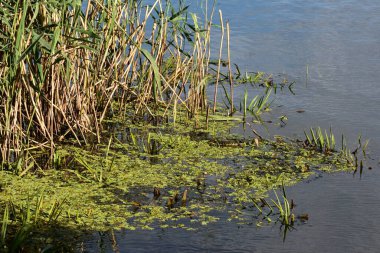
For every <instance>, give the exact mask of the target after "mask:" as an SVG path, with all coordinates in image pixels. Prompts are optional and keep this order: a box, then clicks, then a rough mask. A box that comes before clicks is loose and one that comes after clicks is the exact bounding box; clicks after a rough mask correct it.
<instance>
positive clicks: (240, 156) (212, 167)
mask: <svg viewBox="0 0 380 253" xmlns="http://www.w3.org/2000/svg"><path fill="white" fill-rule="evenodd" d="M240 123H241V120H239V118H235V119H234V120H228V121H227V120H226V119H224V118H223V117H215V118H214V119H213V118H211V119H210V120H209V122H208V123H207V126H206V120H205V118H204V117H203V116H198V117H197V119H196V120H193V121H188V120H181V119H179V120H178V121H177V122H176V124H174V123H166V124H165V126H164V127H155V126H153V125H150V124H134V123H132V122H131V121H128V120H127V121H118V122H109V124H107V125H106V127H105V129H106V130H105V133H104V135H105V136H108V138H107V140H106V141H104V143H103V144H97V145H87V146H86V145H84V146H82V147H79V146H73V145H62V146H59V147H58V148H57V150H56V152H55V155H54V162H53V167H54V168H53V169H49V170H42V169H35V170H33V171H32V170H30V171H29V172H28V173H23V175H22V176H20V175H15V174H14V173H13V172H9V171H1V172H0V174H1V175H0V177H1V192H0V203H1V205H2V206H3V210H5V212H4V214H2V216H3V217H2V220H3V223H2V224H3V227H5V228H3V229H7V227H8V230H10V231H11V230H12V228H13V229H14V230H16V228H17V227H20V226H24V225H25V224H33V226H34V229H38V230H41V231H43V229H44V228H47V227H49V226H59V227H60V228H64V229H67V230H75V231H106V230H109V229H127V230H134V229H137V228H142V229H154V228H168V227H175V228H184V229H196V228H197V227H198V226H202V225H207V224H208V223H209V222H217V221H218V220H219V219H222V218H223V219H228V220H236V221H238V222H243V223H244V222H245V221H246V220H248V218H249V217H250V221H252V217H253V216H255V215H257V213H258V212H262V210H261V208H260V207H259V206H258V204H257V203H267V202H266V201H265V198H268V193H271V192H273V190H274V189H278V188H279V187H281V186H282V185H285V186H288V185H293V184H295V183H297V182H300V181H301V180H304V179H306V178H309V177H312V176H313V175H315V174H316V173H320V172H321V171H325V172H333V171H347V170H353V168H354V167H353V166H352V165H350V164H349V163H348V162H347V159H346V158H345V156H344V155H343V154H342V153H340V152H320V151H318V150H317V149H315V148H312V147H308V146H307V145H305V143H304V142H300V141H298V142H297V141H291V140H285V139H284V138H282V137H276V138H275V139H274V140H273V141H269V140H262V139H260V138H255V137H252V138H251V139H249V138H243V137H241V136H239V135H234V134H231V129H232V128H233V127H234V126H236V125H237V124H240ZM7 217H8V219H7ZM10 217H14V218H10ZM267 221H271V219H269V218H268V219H267ZM4 224H6V225H7V226H4ZM16 231H17V230H16ZM5 232H6V233H7V231H5Z"/></svg>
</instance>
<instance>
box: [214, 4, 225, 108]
mask: <svg viewBox="0 0 380 253" xmlns="http://www.w3.org/2000/svg"><path fill="white" fill-rule="evenodd" d="M219 17H220V25H221V39H220V47H219V59H218V70H217V73H216V83H215V91H214V109H213V112H214V113H215V111H216V100H217V97H218V84H219V77H220V66H221V64H222V53H223V41H224V21H223V13H222V11H221V10H219Z"/></svg>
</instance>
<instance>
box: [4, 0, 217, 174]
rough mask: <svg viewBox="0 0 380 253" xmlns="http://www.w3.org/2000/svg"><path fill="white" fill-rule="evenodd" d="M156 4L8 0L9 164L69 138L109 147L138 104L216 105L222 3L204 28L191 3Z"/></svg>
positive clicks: (144, 109)
mask: <svg viewBox="0 0 380 253" xmlns="http://www.w3.org/2000/svg"><path fill="white" fill-rule="evenodd" d="M151 2H152V4H151V5H144V2H143V1H136V0H106V1H100V0H88V1H84V0H76V1H73V0H62V1H53V0H46V1H32V0H24V1H9V0H0V83H1V86H0V97H1V100H0V148H1V164H2V167H4V166H7V164H8V162H10V161H11V162H15V161H16V159H17V157H20V156H21V155H22V156H24V157H28V154H29V153H30V152H31V150H32V149H35V148H38V149H51V150H52V151H53V150H54V147H55V143H56V142H57V141H59V140H63V139H65V138H67V137H68V136H70V137H73V138H75V139H76V140H77V142H78V143H83V141H84V142H86V141H87V139H88V136H89V135H94V136H96V137H97V139H98V140H100V133H101V124H102V121H103V120H104V119H105V118H106V117H107V116H108V113H109V112H110V111H112V112H114V111H116V112H123V108H126V105H127V103H130V102H131V101H132V102H133V106H134V110H135V113H151V114H153V113H154V110H155V108H157V107H158V106H161V107H162V106H164V107H169V106H174V107H176V106H177V104H180V105H183V106H184V107H185V108H186V109H187V110H188V112H189V115H194V114H195V113H196V112H197V111H198V110H200V109H203V108H206V106H207V105H206V104H207V101H206V94H205V91H206V86H207V84H208V81H209V79H210V78H209V73H208V64H209V61H210V34H211V32H210V31H211V27H212V26H213V24H212V20H213V18H212V15H213V13H214V6H215V3H214V5H213V7H212V9H211V11H209V12H210V13H209V14H207V13H206V18H203V20H205V22H204V23H202V22H201V19H200V17H199V16H197V15H196V14H194V13H189V11H188V6H186V5H185V4H184V2H183V1H179V2H178V4H176V5H175V6H176V7H174V5H173V4H172V3H171V1H170V0H166V1H165V0H155V1H151ZM207 15H208V16H207ZM165 112H166V110H165ZM51 153H52V154H53V153H54V152H51ZM25 166H26V165H25ZM23 170H25V168H23Z"/></svg>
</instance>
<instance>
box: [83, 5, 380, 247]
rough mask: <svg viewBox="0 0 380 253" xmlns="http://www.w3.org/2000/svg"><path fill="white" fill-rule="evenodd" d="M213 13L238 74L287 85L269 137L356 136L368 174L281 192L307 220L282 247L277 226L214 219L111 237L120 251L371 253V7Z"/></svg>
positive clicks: (376, 190) (375, 146)
mask: <svg viewBox="0 0 380 253" xmlns="http://www.w3.org/2000/svg"><path fill="white" fill-rule="evenodd" d="M191 4H192V5H196V1H194V2H192V3H191ZM217 8H218V9H221V10H222V11H223V15H224V19H225V20H227V19H229V20H230V23H231V37H232V41H231V44H232V48H231V50H232V57H233V59H232V60H233V61H234V62H236V63H238V65H239V66H240V69H241V70H242V71H244V70H246V71H265V72H267V73H273V74H275V75H277V74H283V75H286V76H287V78H288V79H289V81H295V82H296V84H295V87H294V91H295V93H296V95H291V94H287V93H285V94H282V95H281V96H278V99H277V100H276V102H275V105H276V106H275V108H274V110H273V111H272V112H271V116H272V117H273V118H277V117H279V116H280V115H286V116H287V118H288V121H287V125H286V126H285V127H278V126H275V125H273V126H270V127H269V129H270V132H271V133H273V134H281V135H285V136H289V137H292V138H297V137H300V138H301V137H302V138H303V131H304V130H306V129H309V128H310V127H311V126H321V127H322V128H327V129H328V128H329V127H330V126H331V127H332V129H333V131H334V132H335V133H336V134H337V135H338V136H339V135H340V134H344V135H345V136H346V138H347V139H348V140H351V143H354V141H356V139H357V137H358V135H359V134H362V136H363V137H362V138H363V139H370V145H369V153H370V159H369V161H368V166H372V167H373V170H365V171H364V173H363V175H362V177H359V176H358V175H356V176H353V175H352V174H349V173H340V174H333V175H327V174H322V175H321V176H320V178H318V179H317V180H313V181H308V182H303V183H300V184H298V185H296V186H294V187H290V188H289V189H288V195H289V196H290V197H291V198H293V199H295V201H296V204H297V207H296V208H297V212H298V213H303V212H304V213H308V214H309V221H308V222H307V223H306V224H303V225H299V226H296V230H293V231H291V232H290V233H288V235H287V238H286V240H285V241H284V242H283V240H282V233H281V232H280V231H279V228H278V226H272V227H264V228H257V227H256V225H244V226H239V225H237V224H235V223H232V222H225V221H221V222H217V223H214V224H211V225H208V226H206V227H202V228H200V229H198V230H197V231H195V232H190V231H184V230H178V229H177V230H175V229H166V230H154V231H127V232H123V233H118V234H116V239H117V242H118V248H119V249H120V252H345V253H349V252H378V250H379V249H380V240H379V235H380V212H379V210H380V173H379V169H380V168H379V162H380V110H379V105H380V83H379V80H380V2H379V1H378V0H361V1H354V0H334V1H331V0H320V1H315V0H277V1H268V0H228V1H227V0H220V1H219V3H218V4H217ZM237 96H239V92H237ZM299 110H304V111H305V112H304V113H297V111H299ZM100 239H102V240H100ZM104 241H106V242H104ZM100 242H101V243H100ZM86 248H87V249H88V251H100V250H102V251H104V252H112V245H111V243H109V242H108V243H107V239H104V238H100V237H96V238H95V239H93V240H92V241H90V242H87V243H86Z"/></svg>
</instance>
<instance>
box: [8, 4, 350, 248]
mask: <svg viewBox="0 0 380 253" xmlns="http://www.w3.org/2000/svg"><path fill="white" fill-rule="evenodd" d="M214 6H215V2H214V3H213V4H211V8H210V7H209V4H208V3H207V1H205V4H204V10H205V11H204V12H205V17H203V22H201V20H200V18H199V17H198V16H197V15H196V14H194V13H190V12H189V11H188V6H186V5H185V4H184V2H183V1H179V4H176V5H175V6H174V5H172V4H171V2H170V1H163V0H157V1H151V5H145V4H144V3H143V2H142V1H135V0H133V1H132V0H124V1H123V0H108V1H97V0H92V1H80V0H77V1H72V0H66V1H58V2H56V1H30V0H25V1H5V0H0V17H1V18H0V31H1V33H0V45H1V46H0V79H1V88H0V96H1V98H2V99H1V101H0V142H1V143H0V144H1V167H2V170H1V171H0V174H1V175H0V177H1V180H0V207H1V209H0V210H2V211H0V215H1V219H0V221H1V242H0V243H1V244H2V245H3V246H4V247H3V248H2V249H3V250H5V251H10V252H17V251H19V250H21V249H24V250H25V249H27V248H25V247H27V246H26V245H29V247H32V246H30V245H31V244H30V242H31V241H32V242H35V244H37V245H38V244H40V245H42V247H44V246H46V245H50V246H51V244H52V241H54V240H55V238H56V237H59V235H61V236H71V237H75V236H77V235H80V234H81V233H82V232H92V231H107V230H110V229H115V230H117V229H128V230H134V229H138V228H139V229H140V228H143V229H154V228H168V227H175V228H184V229H196V228H197V226H199V225H207V224H208V223H210V222H215V221H217V220H218V219H220V218H221V217H225V215H224V216H223V215H220V213H225V214H228V215H227V216H228V217H227V219H231V220H236V221H238V222H243V223H244V222H245V221H246V220H247V219H250V220H251V221H252V217H258V216H260V214H263V212H265V210H264V209H265V208H267V209H268V210H269V212H273V213H278V214H279V220H280V222H281V223H285V225H289V224H291V223H293V222H294V214H293V213H291V212H293V211H292V210H291V208H290V204H289V201H288V200H287V199H286V194H285V190H284V191H283V194H282V198H283V200H284V201H281V198H279V197H278V195H277V193H276V196H277V199H276V200H275V201H272V204H273V203H274V205H271V204H269V203H268V201H266V200H265V198H267V197H268V192H270V191H272V190H273V189H276V188H278V187H281V186H284V185H292V184H294V183H296V182H299V181H300V180H303V179H305V178H308V177H311V176H312V175H314V174H316V173H319V172H320V171H327V172H330V171H342V170H353V168H354V166H353V165H352V164H353V162H352V161H351V158H350V155H349V152H347V150H345V152H337V151H335V150H334V148H333V147H334V146H335V143H334V145H333V141H334V140H333V135H332V133H330V134H329V135H327V134H326V136H325V137H323V136H322V137H321V136H319V137H318V136H315V134H314V132H313V137H307V140H306V141H305V142H296V141H291V140H285V139H284V138H282V137H276V138H275V140H274V141H269V140H263V139H262V138H258V137H252V138H251V139H248V138H242V137H240V136H237V135H233V134H231V129H232V128H233V127H234V126H236V125H237V124H241V123H243V124H244V122H245V120H246V119H247V118H246V116H247V112H250V113H252V114H254V115H257V114H260V113H262V112H263V111H265V110H267V109H268V108H269V106H270V103H269V97H270V94H271V93H270V92H271V91H272V90H274V91H276V90H277V88H279V87H280V88H282V87H284V85H286V84H285V83H284V84H281V85H277V84H275V83H274V82H273V80H272V79H271V78H270V77H268V76H265V75H263V74H262V73H256V74H245V76H244V75H242V74H241V73H240V70H239V69H238V68H237V74H232V71H231V63H230V61H229V59H228V60H227V61H223V60H222V59H221V57H222V53H221V54H220V56H219V58H218V59H217V60H216V61H211V60H210V58H211V48H210V45H211V29H212V27H214V26H217V25H215V24H214V23H213V19H214ZM219 19H220V21H221V25H219V26H217V27H218V29H220V27H222V30H221V31H222V34H224V30H225V29H227V32H226V34H227V41H228V43H227V44H228V46H227V47H228V48H229V25H228V24H227V25H226V26H224V25H223V22H224V21H223V18H222V13H221V12H219ZM225 27H226V28H225ZM222 39H224V38H223V36H222ZM214 44H215V43H214ZM220 45H221V47H220V50H221V52H222V49H223V48H222V45H223V43H220ZM227 51H228V54H227V55H228V58H229V55H230V53H229V50H227ZM212 64H215V66H216V67H215V68H213V67H212ZM222 70H225V71H226V72H227V74H223V73H222ZM226 83H227V84H228V86H229V91H228V90H227V88H225V87H224V85H225V84H226ZM242 83H244V84H246V85H253V86H255V87H260V86H263V87H264V88H265V89H266V91H265V94H264V95H262V96H259V95H257V96H256V97H255V98H254V99H253V100H252V102H250V101H248V94H247V93H246V94H245V95H244V99H243V102H242V104H241V106H240V111H241V112H242V116H241V117H240V116H231V115H232V114H233V113H234V112H235V111H234V109H236V106H235V107H234V106H233V104H234V102H233V87H234V86H237V85H241V84H242ZM214 84H215V85H214ZM217 84H219V85H220V86H222V88H223V90H224V100H226V101H227V102H225V105H226V107H225V109H219V110H217V106H216V102H217V94H216V93H217V90H218V89H217V88H218V85H217ZM208 85H214V87H215V91H214V94H212V95H214V97H213V101H209V100H208V99H207V92H208V91H210V90H211V89H208V88H207V87H208ZM289 88H290V87H289ZM249 102H250V103H249ZM210 105H211V106H213V107H214V110H210V109H209V108H210V107H211V106H210ZM214 105H215V106H214ZM223 111H225V112H223ZM319 132H321V131H319ZM334 142H335V141H334ZM327 143H328V146H327ZM283 189H284V188H283ZM276 208H277V210H275V209H276ZM263 219H265V221H267V222H271V219H270V217H269V215H265V214H263ZM62 247H63V246H62ZM61 250H62V249H61ZM65 250H67V249H65ZM65 250H62V251H65Z"/></svg>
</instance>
